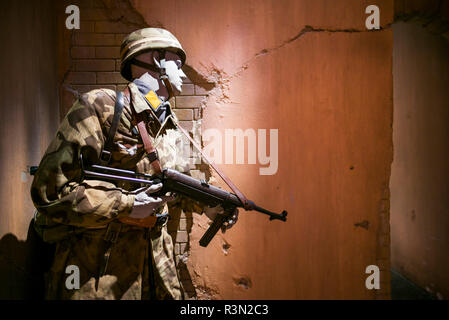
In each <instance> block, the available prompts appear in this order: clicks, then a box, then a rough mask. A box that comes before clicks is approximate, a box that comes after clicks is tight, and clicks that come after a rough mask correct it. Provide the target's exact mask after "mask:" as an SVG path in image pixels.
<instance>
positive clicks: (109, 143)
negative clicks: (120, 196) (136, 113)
mask: <svg viewBox="0 0 449 320" xmlns="http://www.w3.org/2000/svg"><path fill="white" fill-rule="evenodd" d="M122 113H123V94H122V93H121V92H120V91H117V92H116V99H115V106H114V117H113V118H112V123H111V128H110V129H109V132H108V137H107V138H106V142H105V143H104V147H103V150H101V154H100V161H101V162H102V164H103V165H105V164H108V163H109V161H110V160H111V152H112V147H113V145H114V136H115V133H116V132H117V129H118V124H119V122H120V117H121V116H122Z"/></svg>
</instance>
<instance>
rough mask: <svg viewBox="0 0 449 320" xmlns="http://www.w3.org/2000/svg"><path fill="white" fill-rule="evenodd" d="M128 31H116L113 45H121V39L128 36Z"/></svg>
mask: <svg viewBox="0 0 449 320" xmlns="http://www.w3.org/2000/svg"><path fill="white" fill-rule="evenodd" d="M134 30H137V28H135V29H134ZM129 33H130V32H128V33H118V34H116V35H115V38H114V41H115V45H116V46H121V45H122V42H123V39H125V37H126V36H128V34H129Z"/></svg>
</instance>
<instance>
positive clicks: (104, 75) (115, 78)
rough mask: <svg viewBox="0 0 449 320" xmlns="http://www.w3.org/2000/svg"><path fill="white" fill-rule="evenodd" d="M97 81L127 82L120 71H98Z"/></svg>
mask: <svg viewBox="0 0 449 320" xmlns="http://www.w3.org/2000/svg"><path fill="white" fill-rule="evenodd" d="M97 83H106V84H108V83H111V84H112V83H127V81H126V80H125V79H124V78H123V77H122V76H121V75H120V73H119V72H98V73H97Z"/></svg>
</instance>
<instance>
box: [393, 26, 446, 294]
mask: <svg viewBox="0 0 449 320" xmlns="http://www.w3.org/2000/svg"><path fill="white" fill-rule="evenodd" d="M394 38H395V40H394V43H395V44H394V55H393V57H394V58H393V61H394V63H393V71H394V106H395V111H394V127H393V142H394V161H393V164H392V174H391V182H390V188H391V250H392V252H391V259H392V267H393V268H394V269H396V270H397V271H399V272H401V273H402V274H403V275H404V276H406V277H407V278H409V279H410V280H412V281H414V282H415V283H416V284H418V285H419V286H421V287H422V288H425V289H427V290H428V291H429V292H430V293H432V294H434V295H436V296H437V297H439V298H445V299H447V298H448V297H449V275H448V273H447V265H448V263H449V261H448V255H447V248H448V245H449V215H448V207H449V183H448V181H449V167H448V163H449V152H448V144H449V130H448V123H449V94H448V90H447V84H448V82H449V60H448V57H449V42H448V41H447V40H446V39H444V38H443V37H441V36H438V35H433V34H430V33H429V32H428V31H426V30H424V29H423V28H422V27H420V26H418V25H414V24H408V23H407V24H406V23H398V24H396V25H395V26H394Z"/></svg>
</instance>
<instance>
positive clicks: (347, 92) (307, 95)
mask: <svg viewBox="0 0 449 320" xmlns="http://www.w3.org/2000/svg"><path fill="white" fill-rule="evenodd" d="M132 3H133V4H134V7H135V8H136V9H137V10H138V11H139V12H140V13H141V14H142V16H143V17H144V18H145V21H146V23H147V24H148V25H150V26H163V27H165V28H167V29H169V30H171V31H172V32H173V33H174V34H175V35H176V36H177V37H178V38H179V39H180V41H181V42H182V44H183V46H184V48H185V49H186V51H187V54H188V58H187V64H188V67H189V68H191V69H193V70H194V71H195V72H196V73H197V74H198V75H199V76H200V77H202V78H204V79H207V80H208V81H209V82H212V83H213V84H214V86H213V87H212V88H210V89H211V90H210V91H209V93H208V96H207V100H206V103H205V105H204V118H203V127H202V130H203V138H204V132H206V131H207V130H210V129H216V130H217V131H218V132H219V134H217V135H216V136H215V139H218V140H221V142H222V143H223V144H225V138H224V137H225V132H226V131H225V130H226V129H237V128H240V129H243V130H246V129H249V131H252V132H258V131H257V130H259V129H267V130H268V132H269V130H270V129H275V130H278V131H277V132H278V140H277V142H278V148H279V150H278V154H277V155H278V167H277V170H276V171H275V172H274V174H272V175H261V174H260V168H261V167H266V166H267V165H266V164H262V163H261V161H260V160H261V158H257V159H256V163H255V164H248V162H249V158H248V157H249V156H250V153H248V152H247V151H246V153H245V160H244V163H243V164H237V160H236V159H232V161H229V162H230V163H229V164H223V165H221V167H222V168H223V169H224V170H225V171H226V172H227V174H228V175H229V176H230V177H231V178H232V179H233V180H234V182H235V183H236V184H237V185H238V186H239V187H240V188H241V190H242V191H243V192H244V193H245V194H246V195H247V196H248V197H250V198H251V199H253V200H254V201H255V202H256V203H258V204H259V205H261V206H264V207H267V208H269V209H271V210H275V211H280V210H282V209H286V210H288V211H289V219H288V222H287V223H281V222H271V223H270V222H269V221H268V219H266V217H264V216H261V215H259V214H256V213H246V212H243V211H241V215H240V219H239V222H238V224H237V225H236V226H235V227H234V228H233V229H231V230H230V231H228V232H227V233H225V234H219V235H218V236H217V237H216V238H215V239H214V240H213V241H212V243H211V244H210V245H209V247H207V248H201V247H199V245H198V240H199V238H200V237H201V235H202V234H203V233H204V231H205V229H206V228H207V218H205V217H203V216H198V215H194V217H193V226H192V231H191V233H190V251H189V253H188V256H186V259H187V263H188V267H189V268H188V271H189V275H190V277H191V278H192V283H193V285H194V287H195V289H196V292H197V295H198V298H200V299H211V298H212V299H220V298H223V299H262V298H264V299H305V298H310V299H322V298H339V299H344V298H360V299H371V298H387V297H389V188H388V184H389V176H390V164H391V161H392V137H391V136H392V128H391V126H392V112H393V109H392V107H393V105H392V70H391V69H392V61H391V60H392V43H393V39H392V31H391V29H390V28H389V27H388V26H389V25H390V23H391V22H392V19H393V3H392V1H324V0H322V1H282V3H280V2H279V1H244V2H242V1H236V0H234V1H213V2H211V1H201V0H197V1H188V2H186V1H176V0H169V1H165V2H164V4H163V5H161V4H160V3H158V2H148V1H143V0H135V1H132ZM371 4H377V5H378V6H379V7H380V12H381V25H382V26H383V28H382V29H381V30H379V31H368V30H366V28H365V19H366V17H367V15H366V14H365V9H366V7H367V6H368V5H371ZM199 12H201V15H198V13H199ZM192 81H193V82H195V81H194V80H192ZM217 131H214V132H217ZM249 131H248V132H249ZM209 132H212V131H209ZM249 134H250V133H249ZM256 138H259V137H256ZM262 138H263V137H262ZM265 138H266V139H267V141H269V140H270V137H269V136H268V135H265ZM275 141H276V140H275ZM275 144H276V143H275V142H273V143H270V144H268V142H267V143H265V146H267V145H268V146H267V147H268V148H267V150H270V148H271V151H272V152H274V153H275V151H274V150H275V149H274V146H275ZM262 145H264V144H263V143H262ZM248 149H250V147H249V146H246V149H245V150H248ZM230 150H234V151H235V152H237V151H236V150H235V146H234V147H228V148H227V149H225V146H223V148H222V151H223V153H224V154H226V153H229V152H230ZM368 265H378V266H379V267H380V269H381V270H382V271H381V279H380V281H381V284H380V290H367V289H366V288H365V279H366V277H367V275H366V274H365V269H366V267H367V266H368Z"/></svg>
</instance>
